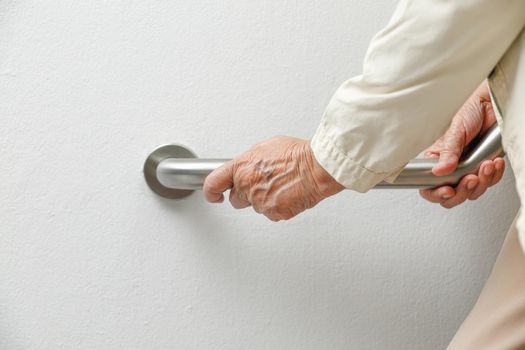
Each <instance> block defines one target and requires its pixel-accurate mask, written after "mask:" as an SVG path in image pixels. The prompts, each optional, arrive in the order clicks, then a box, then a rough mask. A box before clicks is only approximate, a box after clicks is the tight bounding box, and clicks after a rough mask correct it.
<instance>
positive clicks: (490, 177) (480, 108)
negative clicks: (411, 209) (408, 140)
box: [420, 81, 505, 208]
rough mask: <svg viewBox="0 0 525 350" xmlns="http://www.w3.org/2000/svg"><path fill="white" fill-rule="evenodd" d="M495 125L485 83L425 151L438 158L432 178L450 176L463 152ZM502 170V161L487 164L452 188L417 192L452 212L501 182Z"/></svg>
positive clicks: (489, 161)
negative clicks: (442, 133)
mask: <svg viewBox="0 0 525 350" xmlns="http://www.w3.org/2000/svg"><path fill="white" fill-rule="evenodd" d="M495 122H496V115H495V112H494V110H493V108H492V103H491V100H490V94H489V89H488V84H487V82H486V81H485V82H483V84H481V85H480V86H479V87H478V89H477V90H476V91H475V92H474V94H472V96H471V97H470V98H469V99H468V100H467V102H465V104H464V105H463V107H461V109H460V110H459V112H458V113H457V114H456V115H455V116H454V118H453V120H452V123H451V125H450V127H449V129H448V130H447V132H446V133H445V134H444V135H443V136H442V137H441V138H439V139H438V140H437V141H436V142H435V143H434V144H433V145H432V146H431V147H430V148H429V149H427V150H426V152H425V156H426V157H430V158H439V161H438V164H437V165H436V166H435V167H434V168H433V169H432V172H433V173H434V175H437V176H442V175H447V174H450V173H452V172H453V171H454V170H455V169H456V167H457V165H458V162H459V158H460V156H461V153H462V152H463V149H464V148H465V147H466V146H467V145H468V144H469V143H470V142H471V141H472V140H473V139H474V138H475V137H476V136H477V135H478V134H479V133H480V132H484V131H486V130H487V129H488V128H490V127H491V126H492V125H493V124H494V123H495ZM504 169H505V161H504V160H503V159H502V158H495V159H493V160H486V161H484V162H483V163H482V164H481V166H480V169H479V171H478V173H477V174H471V175H466V176H464V177H463V178H462V179H461V181H460V182H459V184H458V185H457V186H456V187H455V188H453V187H451V186H441V187H437V188H433V189H424V190H420V194H421V196H422V197H423V198H425V199H427V200H428V201H430V202H433V203H440V204H441V206H442V207H444V208H452V207H455V206H457V205H459V204H461V203H463V202H464V201H466V200H467V199H469V200H476V199H478V198H479V197H480V196H481V195H482V194H483V193H485V191H486V190H487V188H488V187H490V186H493V185H495V184H496V183H498V182H499V181H500V180H501V178H502V177H503V172H504Z"/></svg>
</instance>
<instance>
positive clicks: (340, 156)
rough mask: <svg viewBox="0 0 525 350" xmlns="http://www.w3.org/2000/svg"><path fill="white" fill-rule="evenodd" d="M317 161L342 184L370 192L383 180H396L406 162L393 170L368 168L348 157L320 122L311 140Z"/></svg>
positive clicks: (349, 187)
mask: <svg viewBox="0 0 525 350" xmlns="http://www.w3.org/2000/svg"><path fill="white" fill-rule="evenodd" d="M310 147H311V148H312V151H313V154H314V157H315V159H316V160H317V162H318V163H319V164H320V165H321V166H322V167H323V168H324V169H325V170H326V171H327V172H328V173H329V174H330V175H331V176H332V177H333V178H334V179H335V180H336V181H337V182H339V183H340V184H341V185H343V186H344V187H345V188H347V189H351V190H354V191H357V192H360V193H365V192H368V191H369V190H370V189H371V188H373V187H375V186H376V185H377V184H378V183H380V182H381V181H386V182H388V183H392V182H394V180H395V179H396V178H397V176H398V175H399V174H400V173H401V172H402V171H403V169H404V167H405V165H406V164H403V166H401V167H400V168H398V169H395V170H394V171H391V172H387V173H384V172H377V171H374V170H372V169H368V168H366V167H364V166H362V165H361V164H359V163H357V162H356V161H354V160H353V159H352V158H350V157H348V156H347V154H346V153H345V152H344V151H343V150H342V149H340V148H339V147H338V146H337V145H336V144H335V143H334V142H333V141H332V140H331V139H330V137H329V136H328V135H327V133H326V129H325V126H324V123H323V122H321V124H319V126H318V128H317V130H316V132H315V134H314V135H313V137H312V139H311V140H310Z"/></svg>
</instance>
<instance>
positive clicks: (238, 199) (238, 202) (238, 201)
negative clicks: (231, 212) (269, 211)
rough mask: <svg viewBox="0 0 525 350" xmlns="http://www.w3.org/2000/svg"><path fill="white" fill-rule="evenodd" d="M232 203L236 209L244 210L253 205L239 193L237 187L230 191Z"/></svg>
mask: <svg viewBox="0 0 525 350" xmlns="http://www.w3.org/2000/svg"><path fill="white" fill-rule="evenodd" d="M230 203H231V204H232V206H233V207H234V208H235V209H242V208H246V207H249V206H250V205H251V204H250V202H248V200H246V198H244V196H243V195H241V194H240V193H239V192H238V191H237V189H236V188H235V186H234V187H232V189H231V190H230Z"/></svg>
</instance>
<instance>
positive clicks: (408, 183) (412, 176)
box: [144, 124, 505, 199]
mask: <svg viewBox="0 0 525 350" xmlns="http://www.w3.org/2000/svg"><path fill="white" fill-rule="evenodd" d="M504 155H505V152H504V150H503V145H502V142H501V132H500V129H499V127H498V125H497V124H494V125H493V126H492V127H491V128H490V129H489V130H487V132H485V133H484V134H483V135H480V136H478V137H477V138H476V139H475V140H473V141H472V142H471V143H470V145H469V147H468V148H467V149H466V150H465V151H464V152H463V154H462V156H461V159H460V161H459V164H458V167H457V168H456V170H455V171H454V172H453V173H451V174H449V175H446V176H436V175H434V174H433V173H432V168H433V167H434V166H435V165H436V163H437V159H435V158H426V159H423V158H416V159H413V160H411V161H410V162H409V163H407V165H406V166H405V168H404V169H403V170H402V171H401V173H400V174H399V175H398V176H397V177H396V179H395V181H394V182H393V183H388V182H385V181H383V182H380V183H379V184H377V185H376V186H375V187H374V188H377V189H381V188H387V189H393V188H403V189H406V188H432V187H436V186H443V185H455V184H457V183H458V182H459V181H460V179H461V178H462V177H463V176H465V175H467V174H472V173H476V172H477V170H478V169H479V166H480V165H481V163H482V162H483V161H484V160H487V159H494V158H496V157H502V156H504ZM229 160H230V159H222V158H221V159H208V158H198V157H197V155H196V154H195V153H194V152H192V151H191V150H190V149H189V148H187V147H185V146H183V145H177V144H175V145H166V146H162V147H159V148H157V149H156V150H155V151H154V152H153V153H151V154H150V155H149V157H148V158H147V159H146V163H145V164H144V176H145V178H146V182H147V183H148V185H149V187H150V188H151V189H152V190H153V191H154V192H156V193H157V194H159V195H160V196H162V197H165V198H171V199H177V198H184V197H186V196H188V195H190V194H191V193H192V192H194V191H195V190H200V189H202V186H203V184H204V180H205V178H206V176H208V174H210V173H211V172H212V171H213V170H215V169H217V168H218V167H220V166H221V165H223V164H224V163H225V162H227V161H229Z"/></svg>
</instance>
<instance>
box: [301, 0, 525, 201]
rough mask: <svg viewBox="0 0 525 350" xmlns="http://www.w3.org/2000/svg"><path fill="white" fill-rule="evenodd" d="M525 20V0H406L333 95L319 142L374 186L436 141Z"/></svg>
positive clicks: (362, 182)
mask: <svg viewBox="0 0 525 350" xmlns="http://www.w3.org/2000/svg"><path fill="white" fill-rule="evenodd" d="M524 24H525V0H401V1H400V3H399V4H398V6H397V8H396V11H395V13H394V15H393V17H392V18H391V20H390V22H389V23H388V24H387V26H386V27H385V28H384V29H382V30H381V31H380V32H379V33H377V34H376V35H375V36H374V38H373V39H372V42H371V43H370V46H369V48H368V51H367V53H366V56H365V60H364V65H363V73H362V74H361V75H359V76H356V77H353V78H351V79H350V80H348V81H346V82H344V83H343V84H342V85H341V86H340V87H339V89H338V90H337V91H336V92H335V94H334V95H333V97H332V99H331V100H330V102H329V104H328V106H327V108H326V110H325V113H324V115H323V117H322V120H321V123H320V125H319V127H318V128H317V130H316V132H315V134H314V135H313V137H312V139H311V141H310V145H311V147H312V150H313V152H314V156H315V158H316V159H317V161H318V162H319V163H320V164H321V166H322V167H323V168H324V169H325V170H326V171H328V173H330V174H331V175H332V176H333V177H334V178H335V179H336V180H337V181H338V182H339V183H341V184H342V185H343V186H345V187H346V188H349V189H353V190H356V191H358V192H366V191H368V190H369V189H370V188H372V187H374V186H375V185H376V184H377V183H379V182H381V181H383V180H386V181H392V180H393V179H394V178H395V177H396V176H397V175H398V174H399V172H400V171H401V170H402V168H403V167H404V166H405V165H406V163H408V161H410V160H411V159H412V158H414V157H416V156H417V155H418V154H419V153H420V152H422V151H423V150H424V149H425V148H427V147H428V146H430V145H431V144H432V143H433V142H434V141H435V140H436V139H437V138H438V137H439V136H441V135H442V134H443V133H444V132H445V130H446V129H447V127H448V126H449V124H450V122H451V120H452V117H453V116H454V114H455V113H456V112H457V110H458V109H459V108H460V107H461V105H462V104H463V103H464V102H465V101H466V99H467V98H468V97H469V96H470V94H471V93H472V92H473V91H474V90H475V89H476V87H477V86H478V85H479V84H480V83H481V81H482V80H483V79H485V78H486V77H487V76H488V75H489V73H490V71H491V70H492V69H493V67H494V66H495V65H496V63H497V62H498V60H499V59H500V58H501V57H502V56H503V54H504V53H505V51H506V50H507V48H508V47H509V46H510V44H511V43H512V41H513V40H514V39H515V38H516V36H517V35H518V34H519V32H520V31H521V29H522V28H523V26H524Z"/></svg>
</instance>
